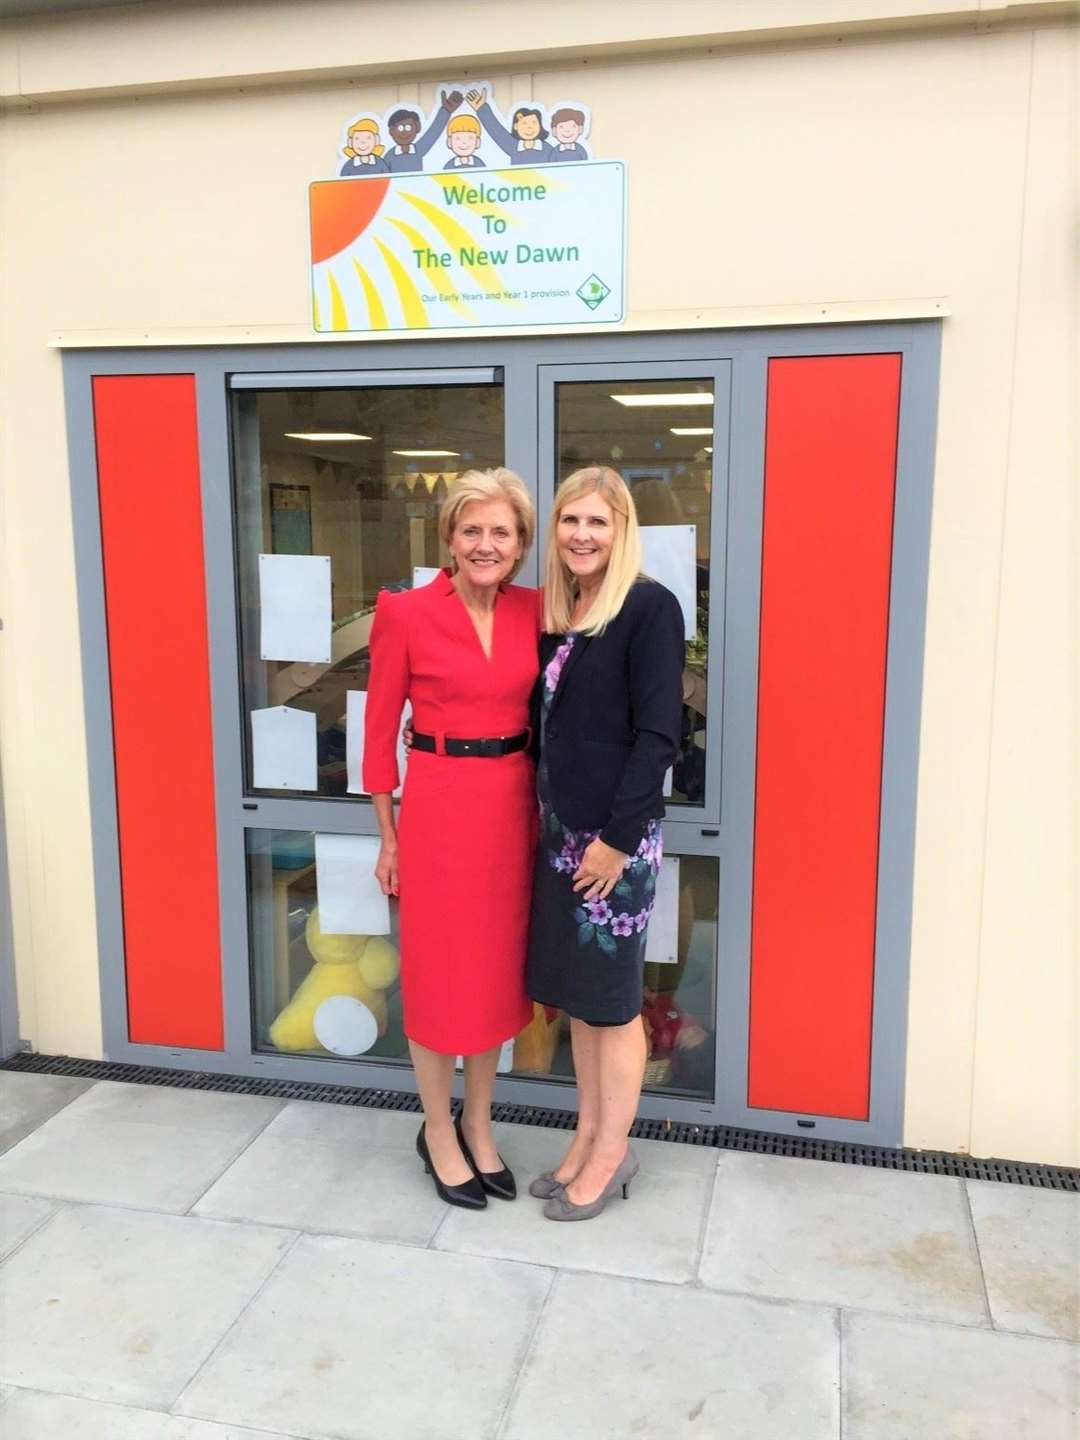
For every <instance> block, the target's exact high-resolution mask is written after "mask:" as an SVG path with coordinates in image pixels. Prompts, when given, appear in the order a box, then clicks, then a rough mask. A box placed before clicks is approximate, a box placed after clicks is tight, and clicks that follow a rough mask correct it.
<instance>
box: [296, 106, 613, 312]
mask: <svg viewBox="0 0 1080 1440" xmlns="http://www.w3.org/2000/svg"><path fill="white" fill-rule="evenodd" d="M489 91H490V86H488V85H485V84H480V85H476V86H474V87H473V88H472V89H471V90H468V91H467V92H466V93H464V94H463V93H462V90H461V89H454V88H453V87H443V88H442V90H441V92H440V94H441V104H440V106H439V108H438V109H437V111H436V112H435V114H434V116H433V117H432V118H430V119H429V118H427V117H426V116H425V115H424V112H423V111H421V110H419V109H418V108H417V107H415V106H399V107H397V108H396V109H394V110H392V111H389V112H387V114H386V115H384V116H379V115H376V114H374V113H373V112H368V111H361V112H359V114H357V115H354V116H353V117H352V119H351V120H350V121H349V122H348V123H347V124H346V125H345V127H344V129H343V132H342V138H341V142H340V148H339V157H338V162H337V163H338V164H339V165H340V169H339V170H338V172H337V173H338V178H336V179H334V180H317V181H315V182H314V183H313V184H312V185H311V187H310V219H311V305H312V323H313V325H314V328H315V329H316V330H317V331H319V332H324V333H326V332H339V333H340V332H357V331H402V330H413V331H415V330H424V329H439V330H446V329H463V328H468V327H484V328H504V327H513V326H525V327H529V328H535V327H537V326H548V325H574V326H581V325H589V324H596V325H612V324H618V323H619V322H620V321H621V320H622V319H623V314H624V291H625V258H624V257H625V246H626V171H625V166H624V164H623V162H622V161H621V160H594V159H593V158H592V152H591V148H590V146H589V143H588V131H589V126H590V124H591V116H590V114H589V111H588V109H587V107H585V106H584V105H582V104H580V102H576V101H572V102H563V103H561V104H559V105H557V106H555V107H553V108H552V109H551V110H550V111H548V110H547V109H546V108H545V107H544V106H542V105H538V104H532V103H529V104H525V105H520V106H518V107H517V109H516V110H515V111H514V112H513V115H512V116H511V117H504V116H503V115H502V113H501V112H500V111H499V110H498V109H497V108H496V107H495V105H494V102H493V100H492V98H491V96H490V93H489ZM444 146H445V153H444V151H443V148H442V147H444ZM494 152H499V153H500V154H501V156H503V157H505V158H503V159H502V160H501V163H499V162H495V163H499V168H494V164H493V161H494ZM447 157H449V158H447ZM507 162H509V163H507ZM503 167H506V168H503Z"/></svg>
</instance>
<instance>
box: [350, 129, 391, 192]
mask: <svg viewBox="0 0 1080 1440" xmlns="http://www.w3.org/2000/svg"><path fill="white" fill-rule="evenodd" d="M383 148H384V147H383V146H382V145H380V144H379V122H378V120H376V119H375V118H374V116H371V115H362V116H360V117H359V118H358V119H356V120H353V121H352V122H351V124H350V125H349V129H348V132H347V134H346V136H345V144H344V145H343V146H342V154H343V155H344V156H345V163H344V165H342V167H341V177H342V178H347V177H350V176H351V177H353V178H356V177H363V176H367V175H388V174H389V173H390V166H389V165H387V163H386V161H385V160H384V159H383Z"/></svg>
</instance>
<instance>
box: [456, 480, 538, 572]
mask: <svg viewBox="0 0 1080 1440" xmlns="http://www.w3.org/2000/svg"><path fill="white" fill-rule="evenodd" d="M492 500H505V502H506V503H507V504H508V505H509V506H510V508H511V510H513V512H514V519H515V520H516V521H517V532H518V539H519V540H520V541H521V554H520V555H519V556H518V558H517V560H516V561H515V562H514V568H513V569H512V570H511V571H510V575H509V578H510V579H511V580H512V579H513V578H514V576H515V575H516V574H517V573H518V571H519V570H520V569H521V567H522V565H523V564H524V563H525V556H526V554H527V553H528V550H529V547H530V546H531V545H532V543H533V537H534V536H535V535H536V511H535V509H534V508H533V502H532V500H531V499H530V497H529V492H528V491H527V490H526V489H525V482H524V481H523V480H522V478H521V476H520V475H515V474H514V472H513V470H505V469H504V468H503V467H502V466H501V465H500V466H498V467H496V469H494V470H466V471H465V473H464V474H463V475H459V476H458V478H457V479H456V480H455V481H454V483H453V485H452V486H451V487H450V494H449V495H448V496H447V497H446V499H445V500H444V501H443V503H442V509H441V510H440V511H439V539H440V540H441V541H442V542H443V544H444V545H449V544H450V537H451V536H452V535H453V533H454V529H455V527H456V525H457V523H458V521H459V520H460V519H461V512H462V511H463V510H464V509H465V506H466V505H475V504H477V503H479V504H481V505H483V504H487V503H488V502H489V501H492ZM455 568H456V566H455V565H454V563H453V561H452V560H451V569H455Z"/></svg>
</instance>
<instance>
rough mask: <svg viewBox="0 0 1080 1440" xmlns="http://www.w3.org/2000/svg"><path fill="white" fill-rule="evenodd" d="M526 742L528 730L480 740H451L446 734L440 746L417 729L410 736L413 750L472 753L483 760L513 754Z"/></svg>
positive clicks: (453, 753) (431, 737) (522, 747)
mask: <svg viewBox="0 0 1080 1440" xmlns="http://www.w3.org/2000/svg"><path fill="white" fill-rule="evenodd" d="M528 743H529V731H528V730H522V732H521V734H520V735H495V736H492V737H490V738H487V739H482V740H451V739H450V737H449V736H446V737H444V738H443V742H442V747H441V748H440V746H439V741H438V738H437V737H436V736H434V735H421V734H420V732H419V731H418V730H417V731H414V732H413V737H412V748H413V749H414V750H426V751H427V752H428V753H429V754H431V755H473V756H477V757H481V758H483V759H485V760H488V759H490V760H494V759H496V758H497V757H498V756H500V755H513V754H514V753H515V752H516V751H518V750H524V749H525V747H526V745H528Z"/></svg>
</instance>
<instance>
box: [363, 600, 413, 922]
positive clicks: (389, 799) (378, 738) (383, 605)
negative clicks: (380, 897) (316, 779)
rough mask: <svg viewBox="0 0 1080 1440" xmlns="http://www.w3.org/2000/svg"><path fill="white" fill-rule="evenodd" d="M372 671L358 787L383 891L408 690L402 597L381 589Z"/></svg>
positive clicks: (392, 863) (390, 864)
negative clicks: (368, 808) (370, 815)
mask: <svg viewBox="0 0 1080 1440" xmlns="http://www.w3.org/2000/svg"><path fill="white" fill-rule="evenodd" d="M369 644H370V651H371V677H370V679H369V681H368V691H367V697H368V698H367V706H366V710H365V715H364V759H363V787H364V789H365V790H366V791H367V792H368V793H369V794H370V796H371V801H372V805H373V807H374V810H375V818H376V820H377V821H378V824H379V835H380V837H381V840H382V845H381V848H380V850H379V858H378V860H377V861H376V863H375V875H376V878H377V879H378V881H379V884H380V885H381V886H382V891H383V894H384V895H396V894H397V893H398V871H397V853H398V845H397V827H396V825H395V823H394V800H393V791H394V790H396V789H397V786H398V780H399V778H400V777H399V775H398V764H397V735H398V727H399V725H400V724H401V712H402V709H403V708H404V705H405V699H406V697H407V695H408V693H409V645H408V632H407V628H406V623H405V616H404V614H403V612H402V609H401V602H400V601H399V600H397V601H396V597H394V596H391V595H389V594H388V593H387V592H385V591H384V592H383V593H382V594H380V595H379V598H378V600H377V601H376V602H375V622H374V624H373V625H372V627H371V640H370V642H369Z"/></svg>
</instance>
